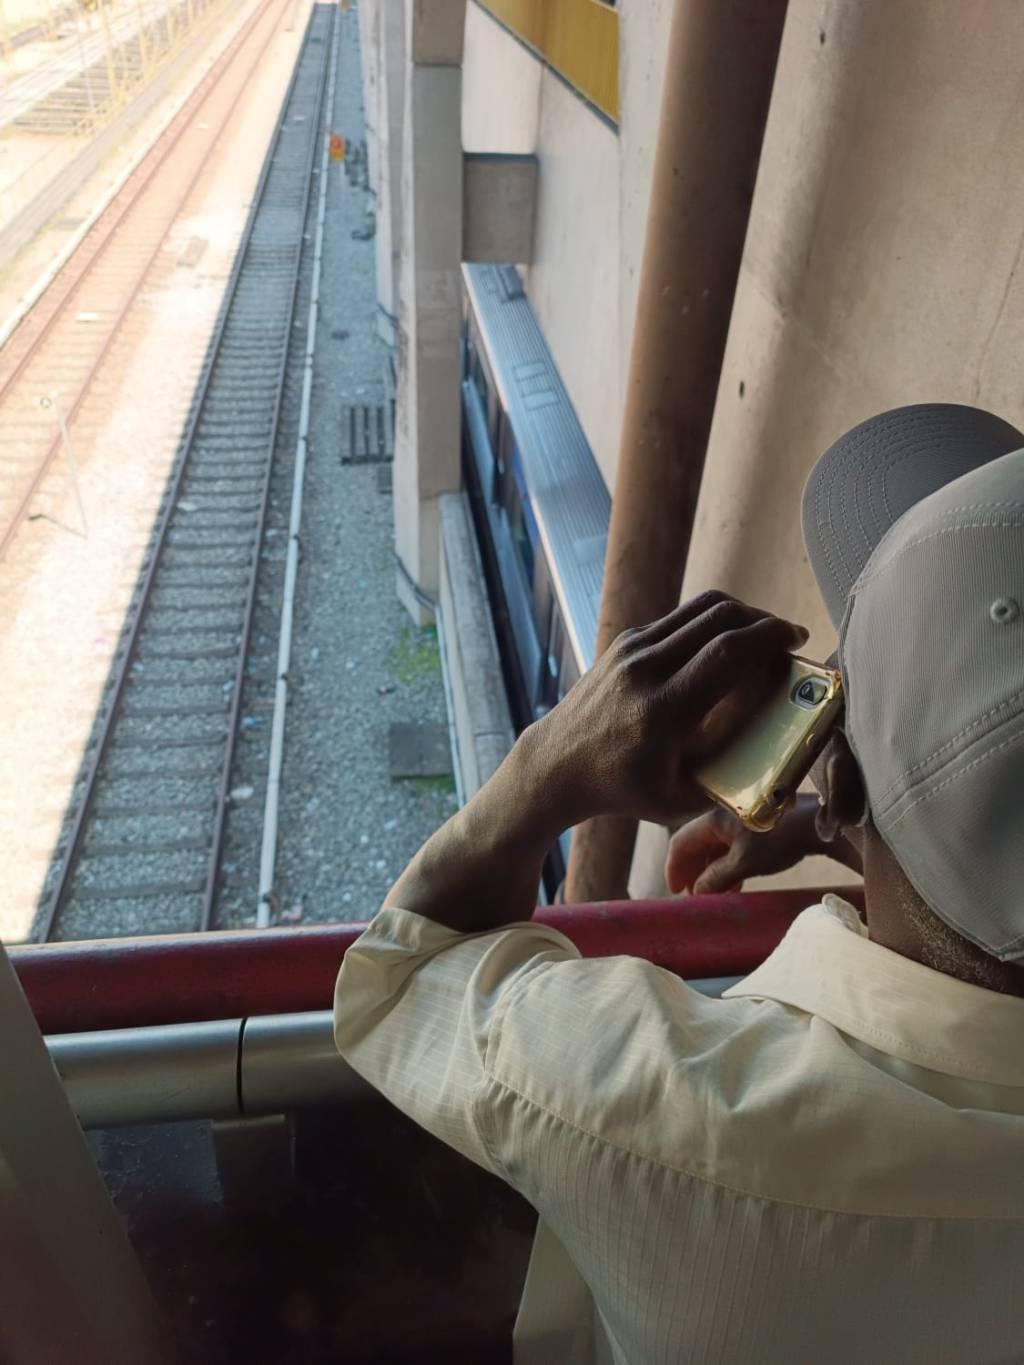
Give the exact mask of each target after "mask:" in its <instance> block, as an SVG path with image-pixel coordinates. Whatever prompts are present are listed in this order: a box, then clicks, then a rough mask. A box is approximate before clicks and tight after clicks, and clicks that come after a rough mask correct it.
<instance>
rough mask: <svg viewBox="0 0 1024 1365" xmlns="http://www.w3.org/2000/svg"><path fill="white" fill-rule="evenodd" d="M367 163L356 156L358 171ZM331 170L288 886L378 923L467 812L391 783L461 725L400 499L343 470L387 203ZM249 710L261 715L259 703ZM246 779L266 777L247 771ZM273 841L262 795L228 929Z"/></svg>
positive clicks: (343, 86)
mask: <svg viewBox="0 0 1024 1365" xmlns="http://www.w3.org/2000/svg"><path fill="white" fill-rule="evenodd" d="M340 18H341V22H342V35H341V48H340V68H339V71H338V80H337V85H336V91H335V108H334V115H333V122H332V127H331V131H333V132H338V133H340V134H341V135H342V137H343V138H344V139H345V141H346V143H347V145H348V147H349V148H350V150H351V149H353V148H360V147H361V144H363V143H364V141H365V128H364V122H363V109H362V82H361V79H360V72H359V49H358V24H357V16H356V14H355V13H354V12H349V13H347V14H342V15H341V16H340ZM361 164H364V162H363V160H362V159H360V158H358V157H355V158H352V157H351V156H350V159H349V165H350V166H353V167H356V168H358V167H359V166H360V165H361ZM328 174H329V180H328V188H327V209H326V227H325V241H324V259H323V274H322V277H321V295H320V316H319V326H318V333H317V338H316V347H317V349H316V356H315V361H314V366H315V368H314V382H313V390H312V404H311V410H310V435H309V443H310V449H309V460H308V464H307V468H306V482H305V500H304V512H303V523H302V560H301V564H300V568H299V579H298V591H297V601H296V613H295V630H294V638H293V644H292V659H291V668H290V673H289V681H290V689H289V702H288V713H287V729H286V733H285V755H284V766H283V772H282V783H281V807H280V825H279V833H278V853H277V876H276V885H275V890H276V899H277V904H278V906H279V909H280V916H279V918H281V919H283V921H284V922H286V923H300V922H301V923H322V922H328V921H332V920H363V919H369V918H371V917H372V916H373V914H375V913H376V911H377V909H378V908H379V906H380V903H381V900H382V899H383V897H384V895H385V893H386V892H387V890H388V888H389V887H390V885H391V884H392V882H394V881H395V879H396V878H397V876H398V875H399V874H400V872H401V871H402V869H403V868H404V866H405V864H406V863H407V862H408V861H409V859H410V858H411V857H412V855H413V854H414V853H415V852H416V850H417V849H418V848H419V847H420V845H421V844H422V843H423V842H424V841H425V840H426V839H427V838H428V837H429V835H430V834H431V833H433V831H434V830H435V829H437V828H438V826H439V825H441V824H442V823H443V822H444V821H445V820H446V819H447V818H448V817H449V816H450V815H451V814H452V813H453V812H454V810H455V808H456V799H455V794H454V783H453V781H452V779H451V778H450V777H438V778H432V777H431V778H418V779H417V778H413V779H406V780H392V779H391V777H390V775H389V744H388V736H389V727H390V726H391V724H392V723H395V722H407V723H433V724H447V715H446V712H445V703H444V688H443V684H442V679H441V670H440V662H439V656H438V648H437V640H436V635H435V633H434V631H433V630H432V629H428V630H426V631H421V630H419V629H418V628H417V627H416V626H415V625H414V624H413V622H412V621H411V619H410V617H409V616H408V614H407V613H406V611H405V610H404V608H403V607H402V606H401V605H400V603H399V601H398V598H397V595H396V590H395V583H396V570H395V561H394V551H393V546H394V530H393V520H392V501H391V496H390V494H382V493H381V492H379V491H378V467H376V466H374V465H372V464H364V465H350V464H342V461H341V457H342V454H343V452H344V438H345V431H344V426H343V420H344V410H345V407H346V405H353V404H357V405H362V404H366V405H370V406H375V405H377V404H382V403H384V402H385V401H386V400H387V398H388V395H387V393H386V389H385V382H384V364H385V359H386V350H385V347H384V344H383V343H382V342H381V341H380V339H379V337H378V335H377V328H376V321H377V318H376V310H377V300H376V283H375V274H374V242H373V240H372V237H369V238H367V236H366V234H367V229H368V228H369V227H372V225H373V208H374V204H373V199H372V196H371V195H370V193H369V192H368V190H367V189H366V188H365V186H364V183H363V181H362V177H361V172H360V171H359V170H358V169H355V170H354V171H353V173H352V175H351V177H350V176H349V174H348V173H347V171H346V167H345V166H344V165H343V164H342V163H340V162H331V163H329V169H328ZM275 493H276V497H275V507H274V509H273V516H272V519H271V522H270V523H269V524H270V525H271V526H272V527H274V528H279V529H281V533H282V539H283V534H284V529H285V528H286V527H287V518H288V502H289V499H290V483H289V486H288V487H287V490H285V489H283V488H282V489H281V490H280V491H278V490H275ZM273 544H274V540H273V538H272V539H270V540H269V541H268V545H273ZM282 553H283V546H282ZM265 596H266V597H268V598H270V597H272V599H273V606H272V608H271V607H269V606H266V605H265V606H264V607H262V608H261V609H260V610H259V611H258V613H257V622H256V627H257V629H260V630H263V631H265V632H267V631H270V630H272V631H273V639H274V641H276V638H277V630H276V619H275V618H276V615H278V614H279V612H280V595H279V592H278V591H275V592H273V594H269V593H266V592H265ZM271 653H273V650H271ZM263 677H264V686H263V687H262V688H260V687H259V686H256V687H253V689H252V690H253V692H254V694H255V695H256V696H262V697H263V698H264V699H265V700H268V701H269V700H271V699H272V696H273V686H272V685H273V678H272V675H269V676H268V675H266V674H264V675H263ZM249 686H251V684H247V688H248V687H249ZM243 709H244V710H249V709H251V707H250V699H249V697H248V695H246V697H245V706H244V708H243ZM269 729H270V720H269V711H268V712H267V721H266V726H265V731H266V736H267V742H265V743H264V744H263V745H258V744H256V743H254V745H253V750H252V755H251V756H252V758H253V759H257V758H258V759H260V760H262V762H263V765H264V766H263V771H262V777H263V779H264V780H265V776H266V767H265V763H266V750H267V747H268V741H269ZM257 771H258V770H257ZM243 779H244V780H246V781H250V780H252V778H251V777H250V770H249V769H248V768H246V770H245V771H244V772H240V773H239V774H238V780H239V781H242V780H243ZM256 780H258V778H257V779H256ZM257 806H258V808H259V809H258V810H256V809H254V807H257ZM257 816H258V818H256V817H257ZM261 829H262V793H261V794H260V796H259V797H255V796H254V797H253V799H252V800H250V801H248V802H247V803H246V810H245V813H244V816H241V818H238V817H236V815H235V813H234V812H233V813H232V818H231V822H230V823H229V851H228V854H227V859H228V862H229V863H230V864H231V867H230V868H226V869H225V874H226V880H227V881H228V882H229V883H232V882H234V883H235V884H234V885H228V886H226V887H225V890H224V893H223V894H222V897H221V910H220V914H219V916H218V923H219V924H220V925H222V926H223V927H229V926H232V925H242V924H251V923H253V922H254V920H255V914H256V896H257V889H258V887H257V878H256V871H257V868H258V840H259V835H260V832H261ZM250 839H252V840H253V841H254V842H253V843H249V840H250ZM232 868H233V869H234V870H233V871H232Z"/></svg>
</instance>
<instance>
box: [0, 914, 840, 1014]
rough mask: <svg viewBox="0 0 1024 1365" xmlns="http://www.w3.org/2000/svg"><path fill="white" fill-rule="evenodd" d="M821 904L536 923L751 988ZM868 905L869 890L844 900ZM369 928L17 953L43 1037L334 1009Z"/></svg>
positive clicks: (244, 933)
mask: <svg viewBox="0 0 1024 1365" xmlns="http://www.w3.org/2000/svg"><path fill="white" fill-rule="evenodd" d="M821 894H822V893H821V892H819V891H812V890H802V891H771V892H766V891H761V892H756V891H755V892H741V893H738V894H735V895H727V896H697V897H693V898H690V899H685V900H677V901H609V902H604V903H601V904H596V905H570V906H555V907H552V906H545V907H543V908H541V909H538V910H537V912H536V916H535V918H536V919H538V920H540V921H541V922H542V923H544V924H550V925H553V926H554V927H555V928H557V929H560V930H561V931H562V932H563V933H564V934H566V935H567V936H568V937H569V938H570V939H572V941H573V942H574V943H575V944H576V946H577V947H578V948H579V950H580V952H581V953H582V954H583V956H584V957H610V956H614V955H616V954H619V953H623V954H628V955H631V956H633V957H643V958H647V959H648V960H649V961H651V962H653V963H655V964H656V965H658V966H660V967H665V968H667V969H668V970H669V971H670V972H674V973H675V974H676V975H678V976H682V977H685V978H688V979H698V978H700V977H709V976H711V977H713V976H744V975H746V973H747V972H749V971H752V970H753V968H754V967H756V966H757V965H758V964H759V963H760V962H762V961H763V960H764V959H765V957H767V955H768V954H769V953H770V952H771V951H772V949H773V948H774V947H775V946H776V944H777V943H778V942H779V940H780V939H781V938H782V936H783V934H785V932H786V930H787V928H788V927H789V925H790V923H791V922H792V920H793V919H794V917H795V916H796V915H797V914H799V912H800V911H801V910H802V909H804V908H805V907H806V906H808V905H812V904H814V902H815V901H816V900H819V899H820V897H821ZM841 894H842V895H844V896H845V897H846V898H847V899H849V900H851V901H853V902H854V903H855V904H860V903H861V893H860V891H859V890H844V891H843V892H842V893H841ZM364 928H365V925H364V924H332V925H320V926H316V927H312V926H311V927H309V928H280V929H242V930H237V931H231V932H215V933H205V934H178V935H174V936H168V937H153V938H126V939H97V940H93V941H86V942H81V943H51V944H40V945H32V946H25V947H12V948H11V949H10V950H9V952H10V957H11V961H12V962H13V964H14V967H15V970H16V971H17V973H18V976H19V977H20V979H21V984H22V987H23V988H24V990H25V994H26V995H27V997H28V1000H29V1004H30V1005H31V1006H32V1009H33V1011H34V1012H35V1015H36V1018H37V1020H38V1021H39V1025H40V1028H41V1029H42V1031H43V1032H44V1033H69V1032H76V1031H79V1030H82V1031H86V1030H93V1029H108V1028H132V1027H138V1026H141V1025H144V1024H175V1023H188V1022H190V1021H194V1020H201V1019H233V1018H237V1017H240V1016H245V1015H257V1014H285V1013H291V1012H292V1011H298V1010H317V1009H327V1008H329V1006H330V1004H331V995H332V992H333V988H334V979H335V977H336V976H337V973H338V967H339V966H340V964H341V959H342V958H343V957H344V955H345V952H346V950H347V948H348V947H349V945H350V944H351V943H352V942H354V940H355V939H356V938H358V936H359V934H360V933H362V931H363V929H364Z"/></svg>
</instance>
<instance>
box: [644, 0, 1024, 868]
mask: <svg viewBox="0 0 1024 1365" xmlns="http://www.w3.org/2000/svg"><path fill="white" fill-rule="evenodd" d="M1022 53H1024V6H1021V5H1020V4H1017V3H1014V0H972V3H970V4H964V3H961V0H900V3H898V4H892V3H889V0H862V3H860V4H857V5H852V4H850V3H848V0H826V2H825V3H823V2H822V0H790V8H789V16H788V19H787V24H786V31H785V35H784V39H783V46H782V53H781V58H780V64H779V70H778V76H777V80H776V88H775V96H774V99H773V102H772V107H771V113H770V118H769V124H768V129H767V133H766V140H765V146H764V152H763V156H762V162H761V169H760V174H759V176H758V180H757V188H756V192H755V198H754V206H753V214H752V220H751V227H750V232H749V235H748V240H747V244H746V250H745V254H744V261H743V268H742V272H741V276H740V281H739V289H738V294H737V299H736V306H735V310H734V314H733V320H732V325H731V328H730V333H729V342H728V346H727V349H726V356H725V365H724V371H723V378H722V384H721V387H720V390H719V397H718V405H717V408H716V411H715V421H714V426H713V429H712V434H711V445H710V451H709V457H708V466H707V471H706V475H705V480H704V486H703V488H702V492H701V498H700V506H699V509H698V515H697V524H696V530H695V537H694V543H693V549H692V554H691V560H690V566H689V569H688V572H687V576H686V582H685V586H684V595H690V594H692V593H693V592H696V591H698V590H699V589H700V588H702V587H704V586H707V585H709V584H715V585H719V586H722V587H726V588H729V589H731V590H733V591H735V592H736V593H737V594H738V595H739V596H741V597H744V598H746V599H748V600H750V601H752V602H756V603H757V604H759V605H761V606H765V607H769V608H771V609H773V610H776V611H779V612H781V613H783V614H785V615H788V616H792V617H794V618H795V619H797V620H800V621H803V622H805V623H806V624H807V625H808V626H809V627H811V629H812V635H811V639H810V642H809V644H808V647H807V648H808V651H809V652H810V653H812V654H814V655H816V656H818V657H823V656H824V655H826V654H827V653H828V652H829V651H830V650H831V649H832V648H833V647H834V643H835V634H834V631H833V630H832V627H831V624H830V623H829V621H828V618H827V616H826V613H825V611H824V608H823V607H822V605H821V603H820V600H819V597H818V593H817V589H816V587H815V584H814V581H813V578H812V576H811V574H810V571H809V569H808V567H807V564H806V560H805V557H804V553H803V545H802V540H801V534H800V516H799V499H800V491H801V488H802V486H803V482H804V479H805V478H806V475H807V472H808V470H809V469H810V467H811V465H812V464H813V462H814V460H815V458H816V457H817V456H818V454H819V453H820V452H821V451H822V450H823V449H825V447H826V446H827V445H829V444H830V442H831V441H833V440H834V439H835V438H836V437H837V436H838V435H840V434H841V433H842V432H843V431H844V430H846V429H847V428H849V427H850V426H852V425H854V424H855V423H856V422H859V421H861V420H863V419H864V418H866V417H868V416H871V415H872V414H874V413H877V412H881V411H884V410H885V409H886V408H889V407H895V406H897V405H900V404H904V403H914V402H922V401H945V402H964V403H975V404H978V405H979V406H981V407H989V408H991V409H993V410H994V411H995V412H997V413H999V414H1000V415H1001V416H1003V417H1006V418H1007V419H1009V420H1010V421H1012V422H1015V423H1017V424H1022V423H1024V384H1022V383H1021V362H1020V356H1021V348H1022V344H1024V279H1022V278H1021V272H1020V270H1019V269H1018V266H1019V263H1020V259H1021V253H1022V250H1024V176H1022V175H1021V165H1022V160H1024V101H1022V99H1021V54H1022ZM741 383H742V385H743V395H742V396H741V394H740V385H741ZM663 847H664V840H663V838H662V839H654V838H651V837H649V836H648V837H645V839H644V840H643V841H642V843H641V847H640V849H639V850H638V856H637V859H636V860H635V862H634V878H633V885H634V887H635V889H636V890H637V891H638V892H653V891H655V890H657V889H659V888H660V886H661V880H660V864H661V857H662V852H663ZM817 871H818V870H817V869H813V868H812V869H811V873H812V875H815V874H816V873H817Z"/></svg>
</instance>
